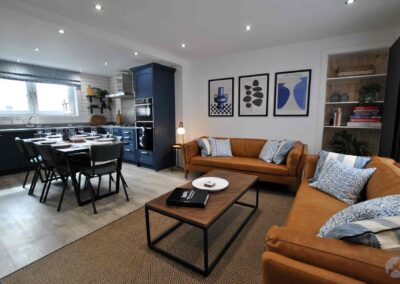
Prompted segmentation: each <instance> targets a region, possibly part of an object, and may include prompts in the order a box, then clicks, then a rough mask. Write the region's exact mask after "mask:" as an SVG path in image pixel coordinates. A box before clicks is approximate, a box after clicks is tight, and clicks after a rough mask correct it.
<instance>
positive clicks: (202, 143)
mask: <svg viewBox="0 0 400 284" xmlns="http://www.w3.org/2000/svg"><path fill="white" fill-rule="evenodd" d="M196 143H197V145H198V146H199V147H200V154H201V156H202V157H206V156H210V155H211V146H210V142H209V141H208V138H197V139H196Z"/></svg>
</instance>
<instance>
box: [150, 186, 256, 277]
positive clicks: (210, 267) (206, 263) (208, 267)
mask: <svg viewBox="0 0 400 284" xmlns="http://www.w3.org/2000/svg"><path fill="white" fill-rule="evenodd" d="M247 192H249V190H247V191H245V192H244V193H243V194H241V195H240V196H239V198H238V199H237V200H236V202H234V203H233V204H232V205H231V206H229V207H228V208H227V209H226V210H225V211H224V212H223V213H222V214H221V216H219V217H218V218H217V219H216V220H215V221H213V223H211V224H210V225H209V226H208V227H202V226H199V225H197V224H194V223H192V222H190V221H187V220H183V219H182V218H179V217H177V216H173V215H171V214H169V213H167V212H164V211H161V210H156V209H153V208H149V207H148V206H147V204H146V206H145V215H146V234H147V245H148V247H149V248H150V249H152V250H154V251H156V252H158V253H161V254H162V255H164V256H166V257H168V258H170V259H172V260H174V261H176V262H178V263H180V264H182V265H184V266H186V267H188V268H190V269H192V270H193V271H195V272H198V273H200V274H202V275H203V276H204V277H207V276H208V275H209V274H210V273H211V271H212V270H213V269H214V268H215V266H216V265H217V264H218V262H219V261H220V260H221V258H222V257H223V255H224V254H225V253H226V251H227V250H228V249H229V247H230V246H231V244H232V243H233V242H234V240H235V239H236V237H237V236H238V235H239V234H240V232H241V231H242V229H243V228H244V227H245V226H246V224H247V223H248V221H249V220H250V218H251V217H252V216H253V214H254V213H255V212H256V211H257V209H258V198H259V186H258V184H257V185H256V202H255V204H249V203H244V202H240V201H239V199H240V198H241V197H242V196H243V195H244V194H246V193H247ZM234 204H236V205H241V206H245V207H250V208H253V210H251V212H250V214H249V215H248V216H247V217H246V219H245V220H244V221H243V222H242V224H240V226H239V228H238V229H237V230H236V231H235V233H234V234H233V236H232V237H231V238H230V239H229V240H228V242H227V243H226V244H225V246H224V247H223V248H222V250H221V251H220V252H219V254H218V255H217V257H216V258H215V259H214V261H213V262H212V263H211V264H209V259H208V249H209V247H208V229H209V228H210V227H211V226H212V225H213V224H214V223H215V222H216V221H218V220H219V219H220V218H221V217H222V216H223V215H224V214H225V212H226V211H228V210H229V209H230V208H231V207H232V206H233V205H234ZM149 211H154V212H157V213H159V214H161V215H164V216H167V217H170V218H172V219H175V220H178V221H179V223H177V224H175V225H173V226H172V227H170V228H169V229H167V230H166V231H164V232H163V233H161V234H160V235H159V236H158V237H157V238H155V239H154V240H151V232H150V216H149ZM183 224H188V225H192V226H194V227H196V228H199V229H201V230H202V231H203V236H204V246H203V252H204V269H202V268H200V267H198V266H196V265H194V264H192V263H190V262H187V261H186V260H184V259H182V258H180V257H177V256H175V255H173V254H171V253H170V252H167V251H165V250H163V249H161V248H159V247H157V246H156V244H157V243H158V242H160V241H161V240H163V239H164V238H165V237H167V236H168V235H170V234H171V233H172V232H174V231H175V230H176V229H178V228H179V227H180V226H181V225H183Z"/></svg>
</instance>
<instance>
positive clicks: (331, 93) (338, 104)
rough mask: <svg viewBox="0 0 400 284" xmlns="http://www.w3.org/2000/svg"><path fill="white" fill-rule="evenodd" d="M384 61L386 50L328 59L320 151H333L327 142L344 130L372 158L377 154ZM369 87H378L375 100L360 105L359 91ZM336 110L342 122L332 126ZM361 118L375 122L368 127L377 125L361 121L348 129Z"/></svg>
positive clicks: (384, 81) (333, 56) (382, 97)
mask: <svg viewBox="0 0 400 284" xmlns="http://www.w3.org/2000/svg"><path fill="white" fill-rule="evenodd" d="M387 60H388V49H376V50H368V51H360V52H351V53H344V54H333V55H330V56H329V57H328V70H327V71H328V72H327V78H326V94H325V114H324V128H323V136H322V149H325V150H332V149H331V147H330V141H331V140H332V138H333V137H334V135H335V133H337V132H339V131H344V130H346V131H347V132H349V133H351V134H352V135H353V136H354V137H355V138H356V139H357V140H359V141H366V142H367V143H368V144H369V145H370V149H371V152H372V154H377V153H378V148H379V137H380V130H381V127H380V126H379V125H378V124H379V122H378V120H379V116H382V107H383V103H384V94H385V83H386V71H387ZM372 84H377V85H379V86H380V90H379V91H377V92H374V98H373V99H371V100H370V101H369V102H368V103H365V102H360V90H362V88H363V87H364V88H365V87H366V86H371V85H372ZM361 106H369V107H370V106H373V107H372V108H370V110H371V109H373V111H370V113H368V111H364V112H362V113H360V107H361ZM339 109H340V113H341V119H340V121H338V119H336V124H337V125H335V119H334V113H335V112H336V113H338V112H339ZM355 110H357V111H356V112H355ZM374 112H375V114H372V113H374ZM360 115H366V116H367V117H366V118H368V119H370V120H374V119H375V120H377V121H376V123H370V124H376V125H366V124H367V122H364V121H362V122H361V123H356V124H360V125H351V126H350V125H349V126H348V125H347V123H348V122H353V124H355V123H354V121H357V118H358V117H359V116H360ZM368 119H367V120H368ZM362 120H365V119H362ZM350 124H351V123H350Z"/></svg>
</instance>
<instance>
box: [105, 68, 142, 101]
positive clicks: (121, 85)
mask: <svg viewBox="0 0 400 284" xmlns="http://www.w3.org/2000/svg"><path fill="white" fill-rule="evenodd" d="M110 85H111V92H110V94H109V95H107V96H106V98H111V99H134V98H135V94H134V91H133V80H132V73H130V72H126V73H121V74H118V75H117V76H114V77H111V79H110Z"/></svg>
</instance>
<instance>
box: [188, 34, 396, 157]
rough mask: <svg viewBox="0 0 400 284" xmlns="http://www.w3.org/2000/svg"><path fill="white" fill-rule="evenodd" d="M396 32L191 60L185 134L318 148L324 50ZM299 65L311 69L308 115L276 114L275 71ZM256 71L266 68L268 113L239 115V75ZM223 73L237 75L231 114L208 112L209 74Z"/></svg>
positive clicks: (366, 45)
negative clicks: (281, 141) (284, 140)
mask: <svg viewBox="0 0 400 284" xmlns="http://www.w3.org/2000/svg"><path fill="white" fill-rule="evenodd" d="M396 34H397V30H396V29H393V30H385V31H377V32H371V33H362V34H353V35H349V36H342V37H335V38H329V39H324V40H318V41H310V42H304V43H298V44H292V45H286V46H280V47H274V48H268V49H263V50H257V51H252V52H247V53H238V54H234V55H229V56H225V57H219V58H210V59H208V60H202V61H199V62H194V63H192V64H191V66H190V73H189V74H190V76H189V78H186V79H187V80H189V84H188V90H187V92H185V93H184V96H183V119H184V123H185V128H186V130H187V135H186V136H187V137H188V138H190V139H193V138H196V137H198V136H201V135H209V136H225V137H248V138H250V137H252V138H267V139H282V138H287V139H297V140H301V141H303V142H305V143H307V144H308V145H309V150H310V152H311V153H316V152H317V151H318V150H319V149H320V147H321V141H322V126H323V123H322V121H323V119H322V117H323V111H324V98H325V78H326V68H327V66H326V65H327V56H328V54H330V53H337V52H348V51H354V50H362V49H370V48H379V47H386V46H390V45H391V43H393V42H394V40H395V38H396ZM298 69H312V80H311V94H310V110H309V116H308V117H274V116H273V103H274V76H275V74H274V73H275V72H279V71H290V70H298ZM259 73H269V74H270V84H269V85H270V87H269V104H268V105H269V107H268V117H254V118H249V117H238V76H240V75H251V74H259ZM223 77H235V98H234V100H235V103H234V104H235V115H234V117H229V118H228V117H226V118H223V117H208V80H209V79H216V78H223Z"/></svg>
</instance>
